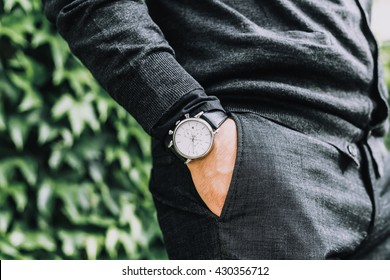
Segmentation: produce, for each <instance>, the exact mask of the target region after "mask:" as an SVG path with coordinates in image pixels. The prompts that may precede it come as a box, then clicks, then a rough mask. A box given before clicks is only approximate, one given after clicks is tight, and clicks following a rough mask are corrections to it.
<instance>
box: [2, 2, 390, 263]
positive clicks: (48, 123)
mask: <svg viewBox="0 0 390 280" xmlns="http://www.w3.org/2000/svg"><path fill="white" fill-rule="evenodd" d="M382 55H383V59H384V63H385V74H386V77H387V81H388V86H389V88H390V45H386V44H385V45H384V46H383V48H382ZM386 141H387V144H388V147H390V138H387V140H386ZM150 153H151V151H150V139H149V137H148V136H147V134H146V133H145V132H144V131H143V130H142V128H140V127H139V125H138V124H137V123H136V121H135V120H134V119H133V118H132V117H131V116H130V115H129V114H127V113H126V112H125V111H124V110H123V109H122V108H121V107H119V106H118V105H117V104H116V103H115V102H114V101H113V100H112V99H111V98H110V97H109V96H108V95H107V94H106V93H105V92H104V91H103V90H102V89H101V88H100V87H99V85H98V84H97V83H96V82H95V80H94V79H93V78H92V77H91V75H90V73H89V72H88V71H87V70H86V69H85V68H84V67H83V66H82V65H81V64H80V63H79V61H78V60H77V59H76V58H75V57H74V56H72V55H71V53H70V51H69V49H68V46H67V45H66V43H65V42H64V41H63V40H62V39H61V38H60V37H59V35H58V34H57V33H56V32H55V31H53V30H52V26H51V25H50V24H49V23H48V22H47V20H46V18H45V17H44V15H43V13H42V7H41V4H40V0H30V1H28V0H0V258H1V259H154V258H157V259H161V258H166V254H165V250H164V247H163V245H162V240H161V233H160V231H159V228H158V226H157V222H156V217H155V210H154V207H153V203H152V199H151V196H150V194H149V192H148V181H149V177H148V176H149V172H150V168H151V159H150V157H151V154H150Z"/></svg>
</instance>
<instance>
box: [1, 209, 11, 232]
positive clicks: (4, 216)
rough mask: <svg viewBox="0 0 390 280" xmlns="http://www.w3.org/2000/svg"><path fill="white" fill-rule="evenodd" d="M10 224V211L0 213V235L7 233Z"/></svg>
mask: <svg viewBox="0 0 390 280" xmlns="http://www.w3.org/2000/svg"><path fill="white" fill-rule="evenodd" d="M10 222H11V212H10V211H0V233H2V234H4V233H6V232H7V230H8V227H9V225H10Z"/></svg>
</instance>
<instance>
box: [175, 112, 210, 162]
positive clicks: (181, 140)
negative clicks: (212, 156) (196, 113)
mask: <svg viewBox="0 0 390 280" xmlns="http://www.w3.org/2000/svg"><path fill="white" fill-rule="evenodd" d="M212 143H213V133H212V129H211V127H210V125H209V124H208V123H207V122H206V121H204V120H202V119H195V118H190V119H185V120H183V121H182V122H181V123H180V124H179V125H178V127H177V128H176V129H175V133H174V137H173V144H174V146H175V148H176V151H177V152H178V153H179V154H181V155H182V156H184V157H186V158H190V159H195V158H199V157H202V156H204V155H206V154H207V153H208V152H209V150H210V149H211V145H212Z"/></svg>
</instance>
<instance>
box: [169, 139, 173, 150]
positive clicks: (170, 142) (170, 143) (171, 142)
mask: <svg viewBox="0 0 390 280" xmlns="http://www.w3.org/2000/svg"><path fill="white" fill-rule="evenodd" d="M172 145H173V141H172V140H171V141H169V144H168V148H170V147H172Z"/></svg>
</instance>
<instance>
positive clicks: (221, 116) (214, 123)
mask: <svg viewBox="0 0 390 280" xmlns="http://www.w3.org/2000/svg"><path fill="white" fill-rule="evenodd" d="M200 117H201V118H202V119H204V120H205V121H207V122H208V123H209V124H210V125H211V127H212V128H213V129H218V128H219V127H220V126H221V125H222V124H223V122H224V121H225V120H226V119H227V118H228V115H227V114H226V113H225V112H224V111H220V110H215V111H209V112H205V113H203V114H202V115H201V116H200Z"/></svg>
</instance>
